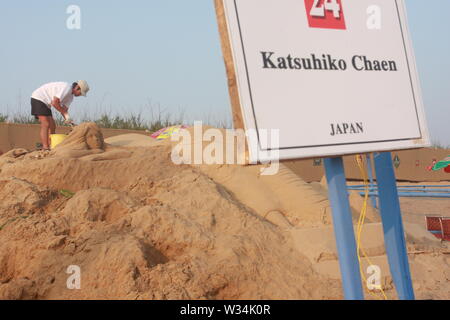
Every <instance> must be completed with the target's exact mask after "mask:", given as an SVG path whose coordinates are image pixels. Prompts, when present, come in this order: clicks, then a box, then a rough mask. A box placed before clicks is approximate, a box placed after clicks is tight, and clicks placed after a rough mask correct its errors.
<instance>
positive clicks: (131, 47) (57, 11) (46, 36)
mask: <svg viewBox="0 0 450 320" xmlns="http://www.w3.org/2000/svg"><path fill="white" fill-rule="evenodd" d="M346 1H355V0H346ZM386 1H391V0H386ZM405 2H406V6H407V13H408V21H409V28H410V33H411V38H412V42H413V46H414V50H415V55H416V59H417V66H418V70H419V78H420V81H421V87H422V92H423V100H424V105H425V110H426V116H427V120H428V126H429V129H430V133H431V138H432V141H433V142H434V143H439V144H441V145H446V146H450V126H449V125H448V122H449V120H450V105H449V101H450V58H449V57H450V36H449V31H450V19H448V17H449V14H450V1H448V0H431V1H423V0H406V1H405ZM213 3H214V1H213V0H191V1H186V0H132V1H118V0H109V1H106V0H95V1H92V0H72V1H65V0H39V1H31V0H15V1H2V2H0V39H1V40H2V42H1V44H2V45H1V46H0V87H1V91H0V92H1V94H0V113H8V114H15V113H29V109H30V106H29V98H30V95H31V93H32V92H33V91H34V90H35V89H36V88H38V87H39V86H40V85H42V84H44V83H46V82H51V81H67V82H72V81H74V80H78V79H86V80H88V82H89V84H90V86H91V88H92V89H91V91H90V92H89V95H88V98H77V99H76V100H75V101H74V103H73V106H75V108H72V109H73V110H75V111H74V113H73V114H72V115H73V116H75V118H76V117H77V116H78V117H80V116H81V115H83V114H88V115H90V116H94V117H95V116H96V115H99V114H101V113H104V112H106V113H109V114H112V115H116V114H128V113H136V114H137V113H141V114H142V115H143V116H144V117H147V116H149V115H151V114H152V113H153V115H154V116H155V115H156V114H158V113H162V114H163V115H168V114H170V115H172V116H173V118H177V117H181V116H182V117H183V119H185V120H186V121H193V120H204V121H209V122H228V123H231V120H230V119H231V107H230V101H229V96H228V88H227V81H226V74H225V67H224V63H223V59H222V52H221V47H220V39H219V33H218V28H217V22H216V16H215V10H214V5H213ZM70 5H77V6H79V8H80V9H81V29H79V30H70V29H68V28H67V25H66V24H67V20H68V18H69V17H70V15H71V14H70V13H67V12H66V11H67V8H68V7H69V6H70Z"/></svg>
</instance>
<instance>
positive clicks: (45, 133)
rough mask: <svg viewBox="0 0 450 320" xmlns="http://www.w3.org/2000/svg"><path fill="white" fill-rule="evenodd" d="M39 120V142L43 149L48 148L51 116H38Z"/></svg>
mask: <svg viewBox="0 0 450 320" xmlns="http://www.w3.org/2000/svg"><path fill="white" fill-rule="evenodd" d="M38 118H39V122H40V123H41V142H42V148H43V149H50V135H49V133H50V127H51V122H52V121H53V123H54V120H53V117H51V116H38Z"/></svg>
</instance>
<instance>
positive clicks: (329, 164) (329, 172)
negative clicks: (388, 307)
mask: <svg viewBox="0 0 450 320" xmlns="http://www.w3.org/2000/svg"><path fill="white" fill-rule="evenodd" d="M324 165H325V172H326V176H327V182H328V195H329V199H330V203H331V209H332V212H333V225H334V234H335V237H336V247H337V249H338V256H339V266H340V269H341V276H342V286H343V288H344V296H345V299H347V300H363V299H364V294H363V290H362V285H361V274H360V269H359V262H358V256H357V253H356V241H355V233H354V230H353V221H352V214H351V211H350V204H349V202H348V193H347V184H346V180H345V172H344V162H343V160H342V157H339V158H326V159H325V160H324Z"/></svg>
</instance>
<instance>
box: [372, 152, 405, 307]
mask: <svg viewBox="0 0 450 320" xmlns="http://www.w3.org/2000/svg"><path fill="white" fill-rule="evenodd" d="M374 160H375V170H376V174H377V185H378V196H379V201H380V214H381V219H382V222H383V232H384V244H385V247H386V254H387V256H388V261H389V268H390V271H391V275H392V279H393V280H394V284H395V287H396V289H397V293H398V297H399V299H401V300H413V299H414V290H413V286H412V280H411V273H410V270H409V263H408V253H407V251H406V244H405V235H404V231H403V223H402V217H401V212H400V203H399V200H398V191H397V183H396V179H395V173H394V167H393V165H392V156H391V153H390V152H382V153H379V154H375V155H374Z"/></svg>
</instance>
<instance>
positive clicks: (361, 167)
mask: <svg viewBox="0 0 450 320" xmlns="http://www.w3.org/2000/svg"><path fill="white" fill-rule="evenodd" d="M356 162H357V163H358V167H359V170H360V172H361V177H362V178H363V181H364V203H363V206H362V209H361V214H360V215H359V219H358V226H357V229H356V234H357V238H356V239H357V240H356V244H357V247H356V251H357V254H358V261H359V268H360V273H361V277H362V278H363V279H364V282H365V283H366V284H367V278H366V275H365V272H364V271H363V268H362V263H361V252H362V254H363V255H364V258H365V259H366V260H367V262H368V263H369V265H373V263H372V262H371V261H370V259H369V256H368V255H367V254H366V252H365V251H364V249H363V248H362V247H361V234H362V231H363V225H364V221H365V219H366V213H367V202H368V199H369V182H368V178H367V169H366V166H365V161H364V159H363V156H362V155H357V156H356ZM379 289H380V291H381V293H382V295H383V297H384V299H385V300H387V296H386V294H385V292H384V290H383V285H380V288H379ZM369 293H370V294H371V295H372V296H374V297H376V298H377V299H378V298H380V297H379V296H378V295H376V294H374V293H373V292H372V290H369Z"/></svg>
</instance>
